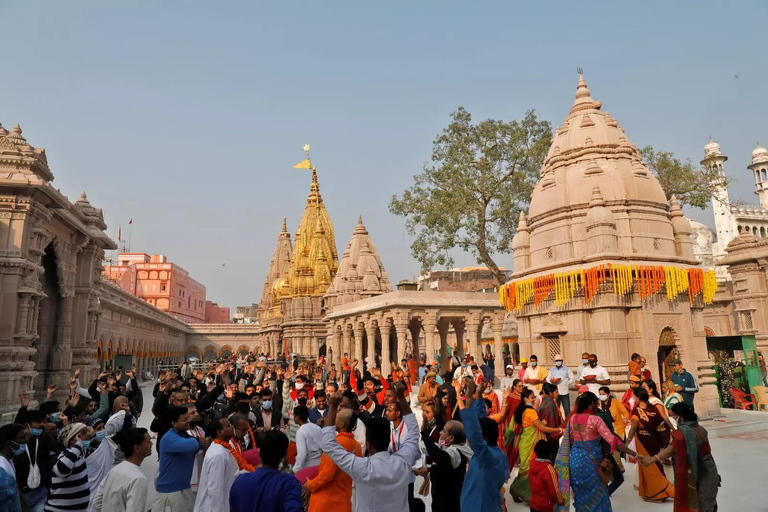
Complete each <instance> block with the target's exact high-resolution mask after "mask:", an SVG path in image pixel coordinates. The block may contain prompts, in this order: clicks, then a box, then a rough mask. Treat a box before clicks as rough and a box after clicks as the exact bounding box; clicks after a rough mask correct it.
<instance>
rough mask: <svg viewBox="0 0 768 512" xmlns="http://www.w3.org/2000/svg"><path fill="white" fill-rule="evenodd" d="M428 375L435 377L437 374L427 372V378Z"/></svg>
mask: <svg viewBox="0 0 768 512" xmlns="http://www.w3.org/2000/svg"><path fill="white" fill-rule="evenodd" d="M430 377H437V374H436V373H435V372H427V378H430Z"/></svg>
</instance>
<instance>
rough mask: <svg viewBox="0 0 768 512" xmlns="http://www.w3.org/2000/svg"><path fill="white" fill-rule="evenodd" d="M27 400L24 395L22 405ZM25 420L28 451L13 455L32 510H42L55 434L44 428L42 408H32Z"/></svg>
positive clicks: (17, 472) (20, 485)
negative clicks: (28, 435) (29, 435)
mask: <svg viewBox="0 0 768 512" xmlns="http://www.w3.org/2000/svg"><path fill="white" fill-rule="evenodd" d="M26 402H27V403H28V402H29V398H26ZM24 403H25V400H24V398H22V405H23V404H24ZM23 421H24V422H25V423H26V428H27V430H28V431H29V433H30V434H31V437H30V439H29V441H27V446H26V454H23V455H22V456H20V457H16V458H14V459H13V465H14V468H15V470H16V480H17V481H18V482H19V489H21V494H22V495H23V496H24V501H26V502H27V505H28V506H29V510H30V511H32V512H42V510H43V507H44V506H45V500H46V498H47V496H48V485H50V481H51V467H50V464H49V463H48V457H49V454H50V453H51V452H55V451H57V450H56V448H55V443H54V440H53V438H52V437H51V435H50V434H48V433H47V432H45V431H44V425H45V413H43V412H42V411H39V410H32V411H28V412H27V413H26V414H25V415H24V419H23Z"/></svg>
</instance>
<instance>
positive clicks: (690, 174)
mask: <svg viewBox="0 0 768 512" xmlns="http://www.w3.org/2000/svg"><path fill="white" fill-rule="evenodd" d="M640 154H641V155H642V157H643V162H645V166H646V167H648V169H649V170H650V171H651V172H652V173H653V174H654V176H656V178H657V179H658V180H659V184H661V188H662V190H664V194H666V196H667V198H668V199H669V198H670V197H672V195H673V194H674V195H675V196H676V197H677V200H678V202H679V203H680V204H681V206H682V205H688V206H693V207H696V208H702V209H703V208H706V207H707V205H708V204H709V200H710V197H712V195H713V193H714V192H715V189H716V188H717V187H727V186H728V184H729V180H728V179H727V178H726V177H725V176H724V175H722V174H720V172H719V171H718V170H716V169H707V168H705V167H696V166H695V165H694V164H693V162H692V161H691V159H690V158H688V159H686V160H685V161H682V160H680V159H679V158H677V157H676V156H675V155H674V154H672V152H671V151H655V150H654V149H653V147H651V146H646V147H644V148H643V149H641V150H640Z"/></svg>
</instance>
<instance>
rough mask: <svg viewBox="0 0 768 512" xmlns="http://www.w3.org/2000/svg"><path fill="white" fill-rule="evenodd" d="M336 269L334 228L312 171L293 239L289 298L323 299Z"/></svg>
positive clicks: (337, 260)
mask: <svg viewBox="0 0 768 512" xmlns="http://www.w3.org/2000/svg"><path fill="white" fill-rule="evenodd" d="M338 269H339V255H338V252H337V250H336V237H335V235H334V232H333V224H332V223H331V218H330V216H329V215H328V211H327V210H326V209H325V205H324V204H323V198H322V196H321V195H320V185H319V184H318V182H317V170H316V169H315V168H314V167H313V168H312V184H311V185H310V189H309V196H308V197H307V205H306V207H305V208H304V215H303V216H302V217H301V221H299V227H298V228H297V229H296V238H295V245H294V252H293V260H292V261H291V268H290V271H289V272H288V286H287V288H284V290H287V292H288V293H289V296H291V297H306V296H313V295H323V294H324V293H325V292H326V290H327V289H328V286H330V284H331V282H333V278H334V277H335V276H336V272H337V271H338Z"/></svg>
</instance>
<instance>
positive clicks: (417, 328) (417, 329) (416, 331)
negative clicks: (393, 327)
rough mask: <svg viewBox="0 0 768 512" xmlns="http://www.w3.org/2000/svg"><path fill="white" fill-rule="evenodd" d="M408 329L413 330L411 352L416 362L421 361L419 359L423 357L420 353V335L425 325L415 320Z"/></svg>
mask: <svg viewBox="0 0 768 512" xmlns="http://www.w3.org/2000/svg"><path fill="white" fill-rule="evenodd" d="M408 329H409V330H410V331H411V354H413V358H414V359H416V362H419V359H421V358H420V354H419V336H420V335H421V331H422V330H424V327H423V326H422V325H421V323H419V322H413V323H412V324H411V325H410V326H409V327H408Z"/></svg>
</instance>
